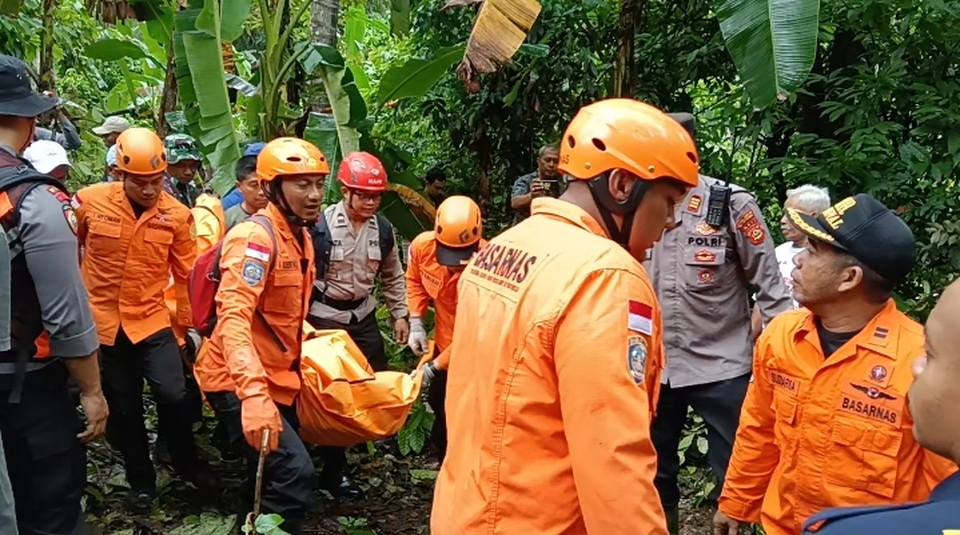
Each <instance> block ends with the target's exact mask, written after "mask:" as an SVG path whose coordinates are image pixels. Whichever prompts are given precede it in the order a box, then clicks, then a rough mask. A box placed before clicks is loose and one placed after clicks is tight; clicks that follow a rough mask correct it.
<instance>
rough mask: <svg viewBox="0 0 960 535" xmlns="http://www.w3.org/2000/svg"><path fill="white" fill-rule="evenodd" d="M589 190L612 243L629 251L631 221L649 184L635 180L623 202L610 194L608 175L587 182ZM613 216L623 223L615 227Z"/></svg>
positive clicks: (631, 229) (631, 230)
mask: <svg viewBox="0 0 960 535" xmlns="http://www.w3.org/2000/svg"><path fill="white" fill-rule="evenodd" d="M587 186H589V188H590V196H591V197H593V202H595V203H596V204H597V211H598V212H600V218H601V219H603V224H604V225H606V227H607V231H608V232H610V237H611V238H613V241H615V242H617V243H619V244H620V245H621V246H622V247H623V248H624V249H627V250H629V249H630V234H631V233H632V232H633V220H634V218H635V217H636V215H637V210H638V209H639V208H640V202H641V201H643V196H644V195H646V193H647V190H648V189H649V188H650V183H649V182H647V181H646V180H639V179H638V180H636V181H634V183H633V188H632V189H631V190H630V195H628V196H627V198H626V199H625V200H623V201H617V200H616V199H614V198H613V195H611V194H610V174H609V173H607V174H604V175H603V176H600V177H597V178H595V179H593V180H590V181H588V182H587ZM613 214H617V215H619V216H622V217H623V223H622V224H621V225H617V222H616V221H614V219H613Z"/></svg>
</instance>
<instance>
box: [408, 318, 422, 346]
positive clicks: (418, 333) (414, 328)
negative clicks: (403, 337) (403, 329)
mask: <svg viewBox="0 0 960 535" xmlns="http://www.w3.org/2000/svg"><path fill="white" fill-rule="evenodd" d="M407 345H408V346H409V347H410V349H412V350H413V352H414V353H415V354H417V356H419V355H423V354H424V353H426V352H427V331H426V329H424V328H423V320H421V319H420V318H417V317H413V318H410V337H409V338H408V339H407Z"/></svg>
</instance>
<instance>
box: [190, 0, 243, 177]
mask: <svg viewBox="0 0 960 535" xmlns="http://www.w3.org/2000/svg"><path fill="white" fill-rule="evenodd" d="M249 4H250V2H249V0H191V1H190V3H189V5H188V8H187V9H183V10H180V11H178V12H177V14H176V31H175V33H174V35H173V43H174V54H175V56H176V60H177V61H176V72H177V88H178V90H179V94H180V102H181V106H182V107H183V111H184V116H185V117H186V120H187V124H188V130H189V132H190V134H192V135H193V136H194V137H195V138H196V139H197V142H198V143H199V145H200V149H201V151H202V152H203V153H204V156H206V158H207V159H208V160H209V163H210V165H211V167H213V169H214V179H213V181H212V187H213V189H215V190H216V191H217V192H219V193H221V194H224V193H227V192H228V191H229V190H230V189H231V188H232V186H233V183H234V181H235V180H234V176H233V174H234V163H235V162H236V161H237V160H238V159H240V146H239V142H238V141H239V136H238V135H237V131H236V129H235V127H234V121H233V109H232V106H231V103H230V97H229V94H228V91H227V84H226V80H225V78H224V75H223V72H224V68H223V50H222V45H221V42H222V40H223V38H224V37H225V34H224V32H223V28H224V26H223V22H222V21H221V10H222V12H224V13H228V12H233V10H236V9H242V8H243V7H244V6H247V9H246V10H244V11H243V12H242V13H244V14H246V13H249ZM236 17H237V15H236V14H234V15H229V16H228V17H227V19H226V22H227V23H228V24H231V25H236V24H237V20H236ZM234 30H235V28H233V27H232V26H231V27H228V31H229V32H234ZM234 33H235V32H234Z"/></svg>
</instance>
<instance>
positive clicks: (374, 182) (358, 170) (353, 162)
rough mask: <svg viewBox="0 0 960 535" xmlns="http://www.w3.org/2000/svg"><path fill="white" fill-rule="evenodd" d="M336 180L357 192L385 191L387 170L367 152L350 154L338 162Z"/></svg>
mask: <svg viewBox="0 0 960 535" xmlns="http://www.w3.org/2000/svg"><path fill="white" fill-rule="evenodd" d="M337 180H339V181H340V183H341V184H343V185H344V186H346V187H348V188H350V189H354V190H359V191H374V192H379V191H386V190H387V170H386V169H384V168H383V164H382V163H380V160H378V159H377V157H376V156H374V155H372V154H370V153H368V152H351V153H350V154H347V155H346V156H345V157H344V158H343V161H342V162H340V169H339V170H338V171H337Z"/></svg>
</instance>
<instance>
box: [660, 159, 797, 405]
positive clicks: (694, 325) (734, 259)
mask: <svg viewBox="0 0 960 535" xmlns="http://www.w3.org/2000/svg"><path fill="white" fill-rule="evenodd" d="M720 183H721V181H719V180H717V179H715V178H710V177H705V176H701V177H700V181H699V183H698V184H697V186H696V187H695V188H693V189H692V190H691V191H690V193H689V194H688V195H687V198H686V200H685V202H684V203H683V204H682V205H680V206H678V207H677V211H678V215H677V226H676V227H675V228H673V229H671V230H667V231H665V232H664V233H663V236H662V238H661V239H660V241H659V242H657V243H656V244H655V245H654V247H653V248H652V249H651V251H650V255H649V258H648V260H647V261H646V263H645V267H646V268H647V271H648V272H649V273H650V276H651V279H652V280H653V284H654V287H655V288H656V290H657V298H658V299H659V301H660V306H661V308H662V310H663V325H664V336H663V344H664V349H665V351H666V357H667V358H666V361H667V366H666V369H665V370H664V373H663V376H662V381H663V383H664V384H666V383H668V382H669V384H670V385H671V386H672V387H674V388H682V387H685V386H694V385H701V384H707V383H714V382H718V381H723V380H725V379H732V378H734V377H739V376H742V375H746V374H748V373H750V369H751V363H752V360H753V359H752V355H753V343H752V337H751V336H750V299H749V296H750V293H751V291H753V290H755V291H756V294H757V304H758V306H759V307H760V312H761V314H762V316H763V320H764V324H766V323H768V322H769V321H770V320H771V319H773V317H774V316H776V315H777V314H779V313H780V312H784V311H787V310H790V309H791V308H792V299H791V297H790V294H789V292H788V290H787V287H786V285H785V284H784V282H783V279H782V277H781V276H780V267H779V265H778V263H777V258H776V255H775V253H774V245H773V240H772V238H771V237H770V231H769V230H768V228H767V225H766V223H765V222H764V220H763V216H762V214H761V212H760V208H759V207H758V206H757V203H756V200H755V199H754V197H753V195H752V194H751V193H750V192H748V191H747V190H745V189H743V188H741V187H739V186H736V185H732V184H731V185H730V187H731V188H732V190H733V191H732V194H731V196H730V206H729V213H728V218H727V223H726V224H725V225H724V226H723V227H720V228H715V227H712V226H710V225H709V224H707V221H706V219H707V202H708V201H709V192H710V186H711V185H714V184H720Z"/></svg>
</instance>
